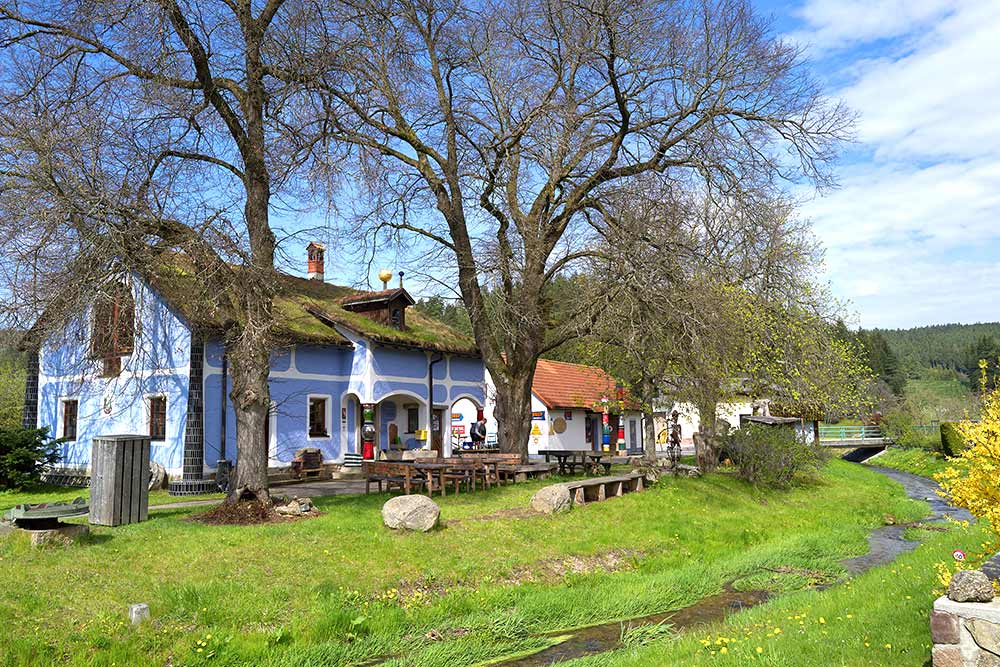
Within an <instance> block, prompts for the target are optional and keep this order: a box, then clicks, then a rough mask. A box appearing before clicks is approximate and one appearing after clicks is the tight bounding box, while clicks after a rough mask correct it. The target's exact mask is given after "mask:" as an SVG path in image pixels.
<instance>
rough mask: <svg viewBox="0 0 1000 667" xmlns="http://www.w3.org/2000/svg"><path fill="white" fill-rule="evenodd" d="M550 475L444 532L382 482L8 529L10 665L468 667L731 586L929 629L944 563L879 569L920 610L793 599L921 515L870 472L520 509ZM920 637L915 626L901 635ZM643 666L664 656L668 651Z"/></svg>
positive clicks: (1, 548) (833, 466)
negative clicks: (34, 531) (56, 534)
mask: <svg viewBox="0 0 1000 667" xmlns="http://www.w3.org/2000/svg"><path fill="white" fill-rule="evenodd" d="M544 483H547V482H533V483H529V484H522V485H517V486H513V487H503V488H501V489H494V490H492V491H489V492H481V493H477V494H473V495H469V494H463V495H461V496H459V497H453V496H449V497H447V498H444V499H438V498H435V500H438V502H439V503H440V505H441V508H442V519H443V520H445V521H446V522H447V524H446V526H445V527H443V528H442V529H440V530H437V531H434V532H431V533H428V534H398V533H393V532H391V531H388V530H387V529H385V528H384V527H383V526H382V525H381V518H380V513H379V510H380V507H381V504H382V503H383V502H384V501H385V499H386V497H387V496H384V495H383V496H375V495H373V496H368V497H364V496H361V497H349V496H341V497H333V498H320V499H316V503H317V505H318V507H319V508H320V510H321V511H322V513H323V515H322V516H321V517H319V518H316V519H310V520H304V521H298V522H294V523H283V524H271V525H264V526H252V527H217V526H206V525H202V524H199V523H192V522H190V521H188V520H187V519H188V517H189V516H190V515H191V513H192V511H195V510H161V511H158V512H156V513H154V514H153V515H152V516H151V520H150V521H148V522H146V523H143V524H138V525H132V526H124V527H120V528H114V529H112V528H103V527H94V528H93V535H92V537H91V538H90V540H89V541H88V542H87V543H85V544H81V545H77V546H74V547H67V548H54V549H45V550H33V549H31V548H30V547H29V546H28V545H27V544H26V542H25V540H24V539H23V537H22V536H20V535H15V536H11V537H8V538H6V539H0V578H2V580H3V581H4V585H3V586H2V587H0V645H2V646H3V647H4V650H3V651H0V664H2V665H27V664H32V665H34V664H45V665H49V664H71V665H113V664H114V665H133V664H135V665H148V664H156V665H163V664H172V665H201V664H205V665H349V664H359V663H361V662H364V661H366V660H370V659H372V658H375V657H378V656H386V655H390V656H396V657H395V658H394V659H393V660H391V661H390V663H389V664H393V665H414V666H431V665H448V666H449V667H451V666H454V667H458V666H460V665H470V664H475V663H478V662H483V661H487V660H490V659H495V658H498V657H500V656H502V655H506V654H511V653H515V652H519V651H526V650H532V649H537V648H540V647H543V646H545V645H547V644H548V643H549V642H550V641H551V640H548V639H545V638H542V637H540V634H541V633H544V632H549V631H554V630H560V629H566V628H573V627H580V626H584V625H590V624H595V623H601V622H606V621H613V620H617V619H627V618H632V617H636V616H642V615H647V614H652V613H657V612H664V611H669V610H671V609H677V608H680V607H684V606H687V605H690V604H692V603H694V602H695V601H697V600H699V599H701V598H703V597H705V596H708V595H712V594H715V593H718V592H719V591H720V590H721V588H722V586H723V584H724V583H725V582H728V581H733V580H735V585H736V586H737V587H743V588H751V587H760V586H766V587H768V588H770V589H772V590H776V591H781V592H790V593H791V594H792V596H793V597H789V598H787V602H786V598H784V597H782V598H779V599H778V600H777V601H776V602H772V603H769V605H768V608H772V605H785V604H789V605H792V604H793V601H797V602H794V605H798V606H799V607H802V608H804V605H805V604H807V603H806V602H803V601H804V600H810V602H808V604H809V605H812V609H813V610H816V611H817V612H818V610H821V609H822V610H824V612H823V613H827V612H825V609H826V607H825V606H823V605H824V604H831V605H836V604H842V605H845V606H850V605H851V604H853V605H855V606H857V607H858V608H859V609H861V608H862V607H865V608H867V609H869V610H870V611H871V613H872V614H874V613H875V610H876V609H881V611H880V614H881V615H880V618H879V622H880V623H882V624H883V625H884V628H882V629H878V630H877V631H876V633H875V634H874V635H873V636H875V637H881V636H882V634H883V633H888V632H891V631H892V629H893V628H896V627H899V628H905V629H907V630H908V631H909V630H910V629H912V628H914V627H916V625H917V622H916V621H917V619H916V615H917V613H918V611H919V612H920V613H922V614H923V620H922V621H921V623H922V626H921V627H925V626H926V623H927V621H926V613H927V606H928V605H927V604H926V603H927V599H929V595H930V593H929V590H930V588H929V584H928V580H927V577H928V576H930V575H926V573H924V572H923V571H922V570H919V569H918V568H917V566H916V565H914V570H912V571H911V570H907V571H906V573H905V574H901V575H898V576H897V575H891V576H890V575H889V574H888V572H887V571H886V572H883V573H882V574H881V575H878V574H877V572H876V573H875V575H876V576H882V577H884V578H887V579H889V580H890V581H892V582H893V583H892V586H893V587H895V586H899V587H901V588H906V590H907V591H911V592H910V593H908V594H910V595H912V596H913V598H914V600H916V599H918V596H919V600H921V601H922V602H921V604H922V606H920V607H919V608H918V605H917V602H913V605H910V604H909V601H908V602H907V603H906V604H905V605H901V603H900V601H899V600H898V599H891V600H886V601H885V602H884V605H883V606H884V608H882V607H878V605H879V604H883V603H880V602H879V601H878V599H877V598H879V597H880V596H881V595H882V594H883V592H885V591H883V590H880V589H879V587H878V586H877V585H874V584H872V585H871V588H870V589H869V590H868V592H867V593H866V594H865V597H864V598H863V600H865V601H863V602H862V601H858V600H855V601H854V602H851V599H852V596H853V595H855V593H854V592H855V591H857V590H858V589H859V588H860V584H861V582H860V581H859V582H858V583H857V584H853V585H852V586H851V587H848V586H846V585H844V586H839V585H838V586H835V587H834V588H833V589H830V590H828V591H826V592H825V593H812V592H799V593H795V592H794V591H799V590H802V589H805V588H807V587H808V586H809V585H810V584H811V583H814V582H815V581H823V582H827V583H832V582H834V581H837V580H841V579H842V578H843V576H844V572H843V569H842V568H841V566H840V565H839V561H840V560H841V559H843V558H845V557H848V556H852V555H858V554H861V553H865V552H866V551H867V539H866V537H867V534H868V532H869V530H870V529H872V528H873V527H876V526H878V525H881V523H882V520H883V516H884V515H885V514H892V515H893V516H895V517H896V519H897V520H898V521H909V520H914V519H917V518H919V517H921V516H923V515H924V513H925V511H926V507H925V506H924V504H923V503H918V502H913V501H910V500H908V499H906V498H905V496H904V495H903V493H902V491H901V488H900V487H899V486H898V485H896V484H895V483H893V482H891V481H889V480H887V479H886V478H884V477H882V476H880V475H878V474H877V473H875V472H873V471H870V470H867V469H865V468H864V467H862V466H857V465H852V464H847V463H844V462H842V461H833V462H831V463H830V465H829V467H828V468H827V469H826V470H825V471H824V472H823V474H822V475H821V476H819V477H818V478H816V479H814V480H812V481H809V482H805V483H803V484H801V485H800V486H798V487H796V488H793V489H791V490H788V491H782V492H763V491H758V490H754V489H752V488H750V487H748V486H747V485H745V484H743V483H742V482H740V481H738V480H736V479H734V478H732V477H730V476H728V475H721V474H719V475H709V476H707V477H704V478H701V479H672V478H671V479H666V480H664V481H663V482H662V483H661V484H659V485H657V486H656V487H654V488H652V489H651V490H649V491H647V492H644V493H641V494H633V495H628V496H625V497H623V498H619V499H613V500H611V501H608V502H605V503H599V504H592V505H588V506H586V507H582V508H576V509H574V510H573V511H572V512H570V513H569V514H566V515H562V516H556V517H542V516H533V517H528V518H524V517H516V516H511V515H510V514H504V512H505V511H509V510H515V509H518V508H524V507H526V505H527V503H528V499H529V498H530V496H531V494H532V493H533V492H534V491H535V490H536V489H537V488H539V487H540V486H541V485H542V484H544ZM935 535H938V534H935ZM975 539H976V538H975V537H970V536H961V537H958V536H956V537H953V536H952V535H950V534H949V535H939V536H937V537H935V539H934V540H932V541H930V542H929V543H928V544H927V545H925V546H924V547H921V550H919V551H918V554H919V555H920V557H923V558H926V559H928V561H932V560H934V559H935V558H942V557H943V556H942V555H943V554H950V552H951V550H952V549H953V548H955V545H965V544H966V542H968V541H969V540H972V541H974V540H975ZM911 564H912V563H911ZM763 568H769V569H770V570H775V569H777V570H779V571H788V572H789V573H788V574H775V573H773V572H770V571H766V570H764V569H763ZM806 571H808V574H804V572H806ZM881 571H882V570H879V572H881ZM866 581H867V579H866ZM883 588H886V589H888V588H889V587H885V586H883ZM875 592H877V594H875ZM809 596H827V597H809ZM836 596H841V597H836ZM868 597H873V598H876V599H872V600H868ZM823 600H827V601H828V602H822V601H823ZM831 600H832V601H831ZM135 602H146V603H148V604H149V605H150V608H151V610H152V621H151V622H150V623H147V624H145V625H143V626H141V627H140V628H137V629H133V628H131V627H129V626H128V624H127V621H126V610H127V606H128V605H129V604H130V603H135ZM794 605H793V606H794ZM894 605H895V606H894ZM897 607H898V609H897ZM778 608H781V609H784V607H778ZM831 608H832V607H831ZM789 609H791V607H789ZM762 613H766V612H764V611H751V612H749V614H750V615H748V614H747V613H744V614H741V615H740V616H738V617H735V618H734V619H733V623H737V622H740V623H746V622H748V621H741V620H739V619H741V618H756V616H751V615H752V614H762ZM772 613H774V612H772ZM840 615H843V614H840ZM910 616H912V617H913V618H910ZM832 617H833V618H836V616H835V615H833V616H832ZM789 629H790V628H789ZM726 632H729V630H727V631H726ZM703 634H704V633H701V635H700V636H701V638H704V636H703ZM428 635H431V637H432V638H429V637H428ZM813 637H814V636H813V635H810V636H809V637H808V638H804V639H802V644H803V645H806V644H808V643H809V642H810V641H815V643H816V646H815V647H814V648H813V649H811V650H812V651H813V652H814V653H816V654H819V652H821V651H822V650H823V649H822V646H823V645H825V642H824V641H822V639H823V638H822V637H821V636H819V635H818V634H817V635H815V638H814V639H813ZM438 638H440V639H438ZM921 642H925V638H924V637H923V636H922V635H920V634H919V633H917V634H916V635H914V638H911V639H907V640H905V641H904V643H903V645H905V646H906V647H910V649H911V650H912V651H916V650H917V648H918V647H920V646H922V644H921ZM700 646H701V645H700V644H699V643H697V638H695V637H692V638H685V639H681V640H680V641H677V642H674V641H670V642H668V643H667V644H663V645H660V644H657V645H654V646H651V647H647V648H646V649H644V651H650V652H655V651H660V652H661V653H660V654H658V655H660V657H662V656H668V655H669V656H672V655H674V652H675V651H680V653H677V655H680V656H684V657H682V658H679V660H680V661H679V662H676V663H675V664H695V663H692V662H691V660H703V659H708V658H707V657H705V656H703V655H702V653H700V652H699V647H700ZM199 649H200V650H199ZM791 655H793V654H791V653H789V656H791ZM878 655H879V656H882V657H886V656H888V657H891V658H892V659H888V658H886V659H885V660H884V661H883V662H877V663H876V662H868V663H853V662H845V663H842V664H885V665H903V664H912V665H914V666H916V665H922V664H923V662H924V661H925V660H926V658H927V654H926V652H925V654H924V655H922V657H920V659H919V660H917V655H916V653H913V655H912V658H913V660H912V661H910V662H899V661H897V658H898V655H897V654H895V653H886V654H878ZM629 659H630V658H628V656H624V657H623V656H621V655H619V656H617V657H616V660H619V662H618V663H617V664H633V663H632V662H628V660H629ZM636 659H642V660H648V661H649V662H648V663H647V664H664V663H662V662H657V659H658V658H657V657H656V655H654V653H649V654H648V655H647V654H646V653H645V652H643V653H642V656H641V658H640V657H639V656H637V657H636ZM670 659H671V660H672V659H673V658H670ZM789 659H791V658H789ZM622 660H624V662H622ZM755 664H757V663H755ZM759 664H797V665H809V664H841V663H830V662H823V661H820V662H816V663H812V662H807V661H800V662H797V663H793V662H780V661H779V662H761V663H759Z"/></svg>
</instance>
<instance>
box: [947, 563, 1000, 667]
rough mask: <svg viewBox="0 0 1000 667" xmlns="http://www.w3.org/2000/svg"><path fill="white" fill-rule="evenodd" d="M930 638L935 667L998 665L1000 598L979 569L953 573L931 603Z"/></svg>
mask: <svg viewBox="0 0 1000 667" xmlns="http://www.w3.org/2000/svg"><path fill="white" fill-rule="evenodd" d="M973 600H979V601H973ZM987 600H988V601H987ZM931 639H932V640H933V642H934V648H933V649H932V651H931V657H932V662H933V665H934V667H1000V599H993V589H992V585H991V584H990V582H989V580H988V579H987V578H986V576H985V575H984V574H983V573H982V572H977V571H975V570H970V571H966V572H959V573H956V575H955V578H954V579H953V580H952V584H951V586H950V587H949V589H948V595H943V596H941V597H940V598H938V599H937V600H936V601H935V602H934V611H932V612H931Z"/></svg>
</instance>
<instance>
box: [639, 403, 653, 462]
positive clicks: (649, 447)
mask: <svg viewBox="0 0 1000 667" xmlns="http://www.w3.org/2000/svg"><path fill="white" fill-rule="evenodd" d="M642 456H643V458H644V459H645V460H646V462H647V463H655V462H656V424H655V423H653V411H652V410H647V411H645V412H643V413H642Z"/></svg>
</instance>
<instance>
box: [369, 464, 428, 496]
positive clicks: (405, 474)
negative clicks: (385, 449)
mask: <svg viewBox="0 0 1000 667" xmlns="http://www.w3.org/2000/svg"><path fill="white" fill-rule="evenodd" d="M361 471H362V473H363V474H364V476H365V493H370V492H371V485H372V482H376V483H377V484H378V491H379V493H382V484H383V483H385V486H386V490H387V491H388V490H391V489H392V488H393V487H399V488H400V489H401V490H402V491H403V493H405V494H407V495H409V494H411V493H413V490H414V489H421V488H423V487H424V486H426V485H428V483H429V480H428V479H427V476H426V475H425V474H423V473H422V472H421V471H420V470H418V469H417V468H415V467H414V466H413V465H412V464H410V463H397V462H390V461H365V462H364V463H362V464H361Z"/></svg>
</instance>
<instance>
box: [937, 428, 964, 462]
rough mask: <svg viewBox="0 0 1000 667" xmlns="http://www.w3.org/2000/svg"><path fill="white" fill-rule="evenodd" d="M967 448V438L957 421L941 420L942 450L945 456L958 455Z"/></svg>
mask: <svg viewBox="0 0 1000 667" xmlns="http://www.w3.org/2000/svg"><path fill="white" fill-rule="evenodd" d="M964 449H965V438H963V437H962V433H961V431H960V430H959V429H958V423H957V422H941V452H942V453H943V454H944V455H945V456H958V455H959V454H961V453H962V450H964Z"/></svg>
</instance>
